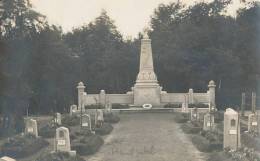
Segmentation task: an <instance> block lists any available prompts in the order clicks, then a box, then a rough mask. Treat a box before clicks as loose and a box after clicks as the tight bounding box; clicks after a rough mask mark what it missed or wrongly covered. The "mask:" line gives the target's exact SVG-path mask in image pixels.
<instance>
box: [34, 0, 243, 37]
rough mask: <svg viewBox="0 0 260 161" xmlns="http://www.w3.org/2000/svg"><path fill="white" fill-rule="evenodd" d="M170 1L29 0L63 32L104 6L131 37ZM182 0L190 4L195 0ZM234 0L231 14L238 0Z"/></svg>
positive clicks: (98, 11)
mask: <svg viewBox="0 0 260 161" xmlns="http://www.w3.org/2000/svg"><path fill="white" fill-rule="evenodd" d="M173 1H177V0H32V2H33V7H34V8H35V9H36V10H37V11H39V12H41V13H42V14H44V15H46V16H47V18H48V21H49V22H50V23H51V24H56V25H60V26H62V28H63V30H64V31H65V32H66V31H70V30H71V29H72V28H73V27H78V26H81V25H83V24H87V23H89V22H90V21H93V20H94V19H95V18H96V17H97V16H99V15H100V12H101V10H102V9H105V10H106V11H107V12H108V15H109V16H110V17H111V18H112V19H113V20H114V21H115V24H116V26H117V27H118V30H119V31H120V32H121V33H123V35H124V36H132V37H135V36H136V35H137V34H138V32H140V31H143V29H144V28H145V27H146V26H148V25H149V21H150V16H151V15H152V14H153V11H154V9H155V8H156V7H157V6H158V5H159V4H160V3H166V4H167V3H169V2H173ZM181 1H183V2H185V3H189V4H191V3H194V1H195V0H181ZM205 1H207V0H205ZM233 1H234V4H233V5H232V8H231V9H230V13H231V14H234V12H235V10H236V9H237V8H238V7H239V1H240V0H233Z"/></svg>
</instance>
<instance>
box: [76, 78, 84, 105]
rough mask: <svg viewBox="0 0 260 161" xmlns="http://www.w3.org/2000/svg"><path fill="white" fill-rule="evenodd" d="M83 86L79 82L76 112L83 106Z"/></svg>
mask: <svg viewBox="0 0 260 161" xmlns="http://www.w3.org/2000/svg"><path fill="white" fill-rule="evenodd" d="M85 88H86V87H85V86H84V84H83V82H79V84H78V86H77V89H78V110H81V108H82V106H83V104H84V91H85Z"/></svg>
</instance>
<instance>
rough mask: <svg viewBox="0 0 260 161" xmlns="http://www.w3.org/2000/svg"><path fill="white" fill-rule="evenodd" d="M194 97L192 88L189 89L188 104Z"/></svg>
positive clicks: (191, 102)
mask: <svg viewBox="0 0 260 161" xmlns="http://www.w3.org/2000/svg"><path fill="white" fill-rule="evenodd" d="M193 103H194V99H193V89H189V104H193Z"/></svg>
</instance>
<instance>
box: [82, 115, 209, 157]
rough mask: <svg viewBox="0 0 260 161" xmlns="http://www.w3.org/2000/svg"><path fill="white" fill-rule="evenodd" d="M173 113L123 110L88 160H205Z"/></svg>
mask: <svg viewBox="0 0 260 161" xmlns="http://www.w3.org/2000/svg"><path fill="white" fill-rule="evenodd" d="M173 117H174V116H173V114H172V113H136V114H121V115H120V118H121V120H120V122H119V123H118V124H116V125H115V126H114V130H113V131H112V133H111V134H110V135H108V136H107V137H106V138H105V143H104V145H103V146H102V147H101V149H100V150H99V152H97V153H96V154H94V155H92V156H88V157H86V158H85V159H86V160H88V161H204V160H206V159H205V158H206V155H205V154H204V153H201V152H199V151H198V150H197V149H196V148H195V147H194V145H193V144H192V143H191V141H190V139H189V138H188V136H187V135H186V134H184V133H183V132H182V130H181V129H180V125H179V124H177V123H175V122H174V119H173Z"/></svg>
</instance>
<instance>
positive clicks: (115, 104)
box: [112, 103, 129, 109]
mask: <svg viewBox="0 0 260 161" xmlns="http://www.w3.org/2000/svg"><path fill="white" fill-rule="evenodd" d="M128 108H129V105H123V104H119V103H113V104H112V109H128Z"/></svg>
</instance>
